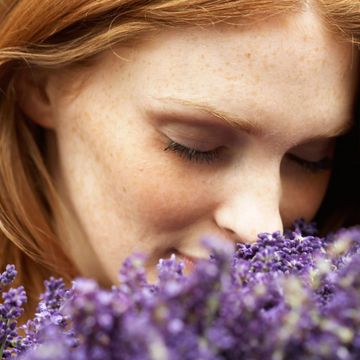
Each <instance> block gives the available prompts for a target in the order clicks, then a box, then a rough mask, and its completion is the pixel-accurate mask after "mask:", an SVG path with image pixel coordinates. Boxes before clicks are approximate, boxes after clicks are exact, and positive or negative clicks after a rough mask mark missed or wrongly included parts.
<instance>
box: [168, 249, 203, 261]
mask: <svg viewBox="0 0 360 360" xmlns="http://www.w3.org/2000/svg"><path fill="white" fill-rule="evenodd" d="M174 252H175V255H178V256H180V257H183V258H185V259H187V260H190V261H192V262H196V261H197V260H201V259H203V260H204V259H206V257H197V256H191V255H187V254H184V253H182V252H181V251H178V250H175V251H174Z"/></svg>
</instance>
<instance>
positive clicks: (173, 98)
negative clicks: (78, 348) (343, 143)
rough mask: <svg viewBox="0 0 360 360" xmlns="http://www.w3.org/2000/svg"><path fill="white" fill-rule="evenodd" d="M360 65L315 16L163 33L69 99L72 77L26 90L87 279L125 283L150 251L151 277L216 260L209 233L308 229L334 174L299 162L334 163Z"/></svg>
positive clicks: (104, 61) (103, 65)
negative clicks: (197, 154) (174, 258)
mask: <svg viewBox="0 0 360 360" xmlns="http://www.w3.org/2000/svg"><path fill="white" fill-rule="evenodd" d="M121 57H123V58H126V59H127V60H126V61H124V60H122V58H121ZM357 62H358V59H357V55H356V53H354V52H353V49H352V46H351V45H350V44H347V43H344V42H341V41H340V40H339V39H337V38H336V37H334V35H332V34H329V33H328V32H327V31H326V30H325V29H324V28H323V26H322V24H321V23H320V20H319V18H318V17H317V15H315V14H314V13H313V12H312V11H310V10H308V11H306V12H304V13H299V14H295V15H291V16H288V17H284V18H276V19H272V20H268V21H266V22H262V23H261V24H257V25H256V26H249V27H242V28H237V27H230V26H228V27H226V26H222V27H213V28H202V29H200V28H197V29H194V28H192V29H186V30H185V29H177V30H172V31H166V32H160V33H159V34H158V35H156V36H155V37H154V38H153V39H148V40H147V41H145V42H144V43H143V44H141V45H138V46H136V47H134V48H131V49H129V48H121V47H118V48H116V49H113V50H109V51H107V52H106V53H104V54H102V55H101V58H100V59H99V61H98V62H97V63H96V65H94V66H93V67H92V68H91V71H90V72H88V73H87V76H86V81H85V82H83V83H82V86H81V88H80V89H77V91H76V95H75V96H68V94H67V93H69V91H70V89H71V87H72V86H73V85H74V81H75V80H74V78H73V77H72V78H70V77H66V76H64V74H62V73H60V72H57V73H51V74H46V75H44V79H45V80H44V81H43V82H40V81H39V82H38V83H34V82H30V81H29V82H28V83H26V82H24V83H23V85H22V86H23V87H24V89H25V91H26V92H27V94H31V95H30V96H27V97H26V98H25V97H24V98H23V99H22V106H23V110H24V111H25V112H26V113H27V114H28V116H29V117H30V118H31V119H32V120H33V121H36V122H37V123H38V124H39V125H41V126H44V127H46V128H48V141H47V145H48V160H47V161H48V163H49V166H50V167H51V173H52V176H53V177H54V179H55V180H56V183H57V186H58V188H59V191H60V193H61V194H62V196H63V198H64V199H67V201H68V202H69V205H70V206H71V208H72V210H73V211H74V218H73V219H72V220H71V222H70V223H69V231H70V232H72V233H73V234H77V236H76V237H75V236H74V239H75V238H76V241H75V240H73V241H72V242H71V246H69V247H68V248H67V251H69V252H70V256H71V257H72V258H73V260H74V261H75V263H76V264H77V265H78V267H79V269H80V270H81V272H82V273H83V274H84V275H88V276H95V277H97V278H98V279H100V280H102V281H103V282H104V283H116V282H117V274H118V269H119V267H120V264H121V263H122V261H123V260H124V259H125V258H126V257H127V256H128V255H130V254H131V253H133V252H142V253H145V254H147V255H148V262H147V270H148V275H149V279H150V280H151V279H154V278H155V274H156V270H155V264H156V263H157V262H158V260H159V259H160V258H166V257H168V256H169V255H170V254H171V253H172V252H173V251H175V252H179V253H182V254H185V255H188V256H192V257H195V258H207V257H208V254H207V251H206V250H205V249H204V248H203V247H202V246H201V244H200V239H201V237H202V236H203V235H207V234H208V235H215V236H219V237H221V239H222V240H223V241H233V242H236V241H241V242H244V243H251V242H254V241H255V240H256V235H257V234H258V233H259V232H263V231H269V232H272V231H276V230H282V229H283V228H284V227H287V226H290V225H291V223H292V221H293V220H295V219H297V218H299V217H304V218H305V219H307V220H311V219H312V218H313V217H314V216H315V214H316V212H317V210H318V209H319V207H320V205H321V202H322V200H323V198H324V195H325V193H326V190H327V186H328V182H329V178H330V175H331V169H323V170H318V171H314V172H310V171H309V170H307V169H306V168H305V167H303V166H302V165H301V164H300V163H299V162H298V161H296V160H294V156H295V157H296V159H302V160H305V161H308V162H309V161H310V162H318V161H320V160H322V159H324V158H326V157H328V158H331V157H332V154H333V145H334V141H335V140H334V138H331V137H330V136H331V135H336V134H338V133H339V131H341V129H345V128H346V127H347V125H348V124H349V123H350V121H351V118H352V108H353V101H354V94H355V88H356V83H355V78H356V76H355V75H356V74H355V73H356V69H357ZM84 71H85V70H84ZM86 71H88V70H86ZM41 83H42V84H45V85H43V86H44V87H43V94H44V93H45V94H46V97H44V96H40V95H39V94H41V91H38V89H39V87H40V85H39V84H41ZM26 87H32V89H29V88H26ZM45 98H46V99H47V101H45V100H44V99H45ZM194 104H196V105H194ZM201 107H202V110H201ZM204 107H206V108H207V109H209V107H211V108H213V109H216V111H217V112H218V113H220V114H221V115H222V116H223V115H228V116H229V117H231V118H232V119H233V120H234V121H236V122H237V123H239V127H232V126H230V125H229V124H228V123H226V122H225V121H224V120H222V119H220V118H219V117H216V116H213V117H211V116H210V114H209V113H207V112H206V111H205V110H204ZM254 127H257V129H254ZM169 139H172V140H173V141H175V142H177V143H180V144H182V145H184V146H186V147H189V148H194V149H197V150H199V151H211V150H214V149H217V148H219V149H220V150H219V155H218V158H217V159H216V160H214V161H213V162H211V163H207V162H195V161H190V160H189V159H186V158H184V157H182V156H181V155H180V154H179V153H176V152H174V151H171V149H167V150H166V151H164V149H165V148H167V146H168V145H169V143H168V141H169Z"/></svg>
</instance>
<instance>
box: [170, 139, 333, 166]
mask: <svg viewBox="0 0 360 360" xmlns="http://www.w3.org/2000/svg"><path fill="white" fill-rule="evenodd" d="M166 150H171V151H173V152H175V153H177V154H179V155H180V156H181V157H183V158H185V159H187V160H190V161H193V162H196V163H204V162H207V163H208V164H211V163H213V162H215V161H216V160H218V158H219V155H220V152H221V148H217V149H214V150H210V151H198V150H195V149H191V148H188V147H186V146H184V145H181V144H179V143H176V142H175V141H173V140H170V141H169V143H168V145H167V147H166V148H165V149H164V151H166ZM288 157H289V158H290V160H292V161H294V162H295V163H296V164H298V165H299V166H301V167H302V168H303V169H305V170H306V171H309V172H310V173H319V172H322V171H327V170H330V169H331V168H332V166H333V161H332V159H331V158H329V157H325V158H323V159H321V160H319V161H307V160H304V159H301V158H298V157H297V156H295V155H292V154H288Z"/></svg>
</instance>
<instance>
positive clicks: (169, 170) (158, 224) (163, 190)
mask: <svg viewBox="0 0 360 360" xmlns="http://www.w3.org/2000/svg"><path fill="white" fill-rule="evenodd" d="M167 156H168V155H163V154H161V155H160V154H158V153H157V151H148V152H146V153H145V152H139V153H138V154H137V155H136V158H137V159H138V160H139V161H141V164H136V163H135V164H134V163H133V165H132V166H131V167H128V168H126V170H125V172H124V169H119V177H120V178H121V183H122V189H123V191H122V194H121V197H122V199H123V204H124V203H125V204H128V206H129V207H130V208H129V214H132V216H136V217H137V222H138V223H140V224H142V225H144V226H145V227H146V228H147V229H149V228H151V229H152V230H153V231H155V232H159V233H160V232H163V231H174V230H181V229H183V228H184V227H186V226H189V225H191V224H192V223H194V222H196V221H197V220H198V219H199V217H201V216H202V215H203V214H205V213H206V211H207V208H208V207H209V204H208V201H207V199H208V191H206V189H205V186H202V183H201V181H200V180H199V177H196V176H189V175H190V174H189V173H187V172H186V170H185V166H179V165H177V164H176V160H175V161H172V156H169V158H166V157H167Z"/></svg>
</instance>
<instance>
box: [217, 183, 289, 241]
mask: <svg viewBox="0 0 360 360" xmlns="http://www.w3.org/2000/svg"><path fill="white" fill-rule="evenodd" d="M224 194H225V196H224V198H223V201H222V202H221V204H220V205H219V206H218V207H217V209H216V211H215V213H214V220H215V222H216V224H217V226H218V228H219V229H220V231H221V232H222V233H223V234H224V236H226V238H228V239H230V240H232V241H234V242H242V243H253V242H255V241H256V239H257V235H258V234H259V233H260V232H271V233H272V232H274V231H277V230H280V231H281V232H282V231H283V222H282V219H281V215H280V196H281V188H280V179H273V180H267V182H266V184H265V183H264V182H260V181H254V182H253V183H252V184H251V183H250V184H247V186H246V185H245V184H244V186H241V185H239V186H237V189H233V191H224Z"/></svg>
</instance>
